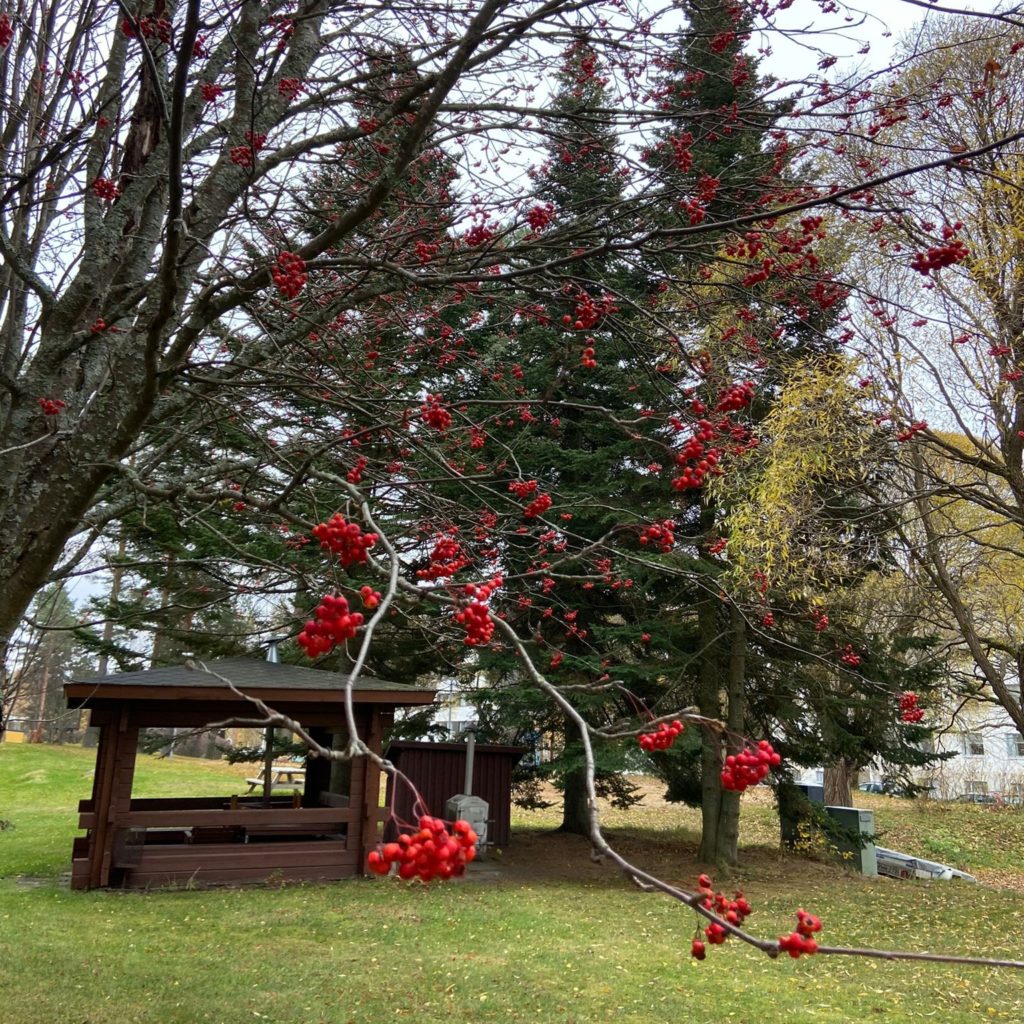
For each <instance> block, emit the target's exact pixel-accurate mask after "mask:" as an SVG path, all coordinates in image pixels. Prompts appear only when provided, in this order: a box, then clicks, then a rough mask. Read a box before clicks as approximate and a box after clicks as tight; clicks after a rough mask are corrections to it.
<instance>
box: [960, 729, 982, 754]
mask: <svg viewBox="0 0 1024 1024" xmlns="http://www.w3.org/2000/svg"><path fill="white" fill-rule="evenodd" d="M964 753H965V754H966V755H967V756H968V757H982V756H983V755H984V753H985V737H984V736H982V735H981V733H980V732H965V733H964Z"/></svg>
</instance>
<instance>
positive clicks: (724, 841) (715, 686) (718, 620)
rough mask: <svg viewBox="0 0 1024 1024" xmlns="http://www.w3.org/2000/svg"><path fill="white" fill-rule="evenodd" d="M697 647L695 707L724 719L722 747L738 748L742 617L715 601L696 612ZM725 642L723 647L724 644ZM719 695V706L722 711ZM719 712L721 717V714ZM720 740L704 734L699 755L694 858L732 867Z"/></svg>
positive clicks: (733, 840) (731, 815)
mask: <svg viewBox="0 0 1024 1024" xmlns="http://www.w3.org/2000/svg"><path fill="white" fill-rule="evenodd" d="M697 623H698V629H699V633H700V643H701V652H702V654H701V666H700V669H701V671H700V683H699V687H698V692H697V706H698V707H699V709H700V712H701V714H702V715H706V716H707V717H709V718H716V719H723V718H724V719H725V725H726V728H727V730H728V736H727V738H726V748H727V749H728V750H729V751H735V750H738V749H740V747H741V746H742V742H743V740H742V736H743V726H744V715H745V712H746V707H745V702H744V679H745V675H746V642H747V640H746V629H745V624H744V621H743V617H742V616H741V615H740V614H739V612H738V611H737V610H736V609H735V608H732V607H730V608H729V611H728V620H726V617H725V615H724V614H723V606H722V604H721V603H720V602H719V601H718V599H717V598H709V599H708V600H706V601H702V602H701V604H700V606H699V607H698V609H697ZM725 636H727V638H728V640H729V646H728V648H726V647H725V644H724V642H723V640H724V637H725ZM723 697H724V707H723ZM723 712H724V714H723ZM722 765H723V759H722V737H721V736H720V735H719V734H718V733H714V732H711V731H705V733H704V735H703V750H702V754H701V772H702V782H701V790H702V792H701V826H702V827H701V838H700V851H699V854H698V856H699V858H700V860H702V861H704V862H705V863H708V864H715V865H719V866H731V865H734V864H736V863H737V861H738V859H739V821H740V795H739V793H735V792H732V791H731V790H727V789H723V788H722V780H721V774H722Z"/></svg>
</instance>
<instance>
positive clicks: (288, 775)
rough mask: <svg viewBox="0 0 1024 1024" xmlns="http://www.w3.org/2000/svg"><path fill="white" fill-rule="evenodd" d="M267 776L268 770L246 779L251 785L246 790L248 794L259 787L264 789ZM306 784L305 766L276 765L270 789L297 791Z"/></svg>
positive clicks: (272, 772)
mask: <svg viewBox="0 0 1024 1024" xmlns="http://www.w3.org/2000/svg"><path fill="white" fill-rule="evenodd" d="M265 775H266V769H264V770H263V771H261V772H260V773H259V775H257V776H255V777H253V778H250V779H246V780H245V781H246V782H248V783H249V788H248V789H247V790H246V792H247V793H251V792H252V791H253V790H254V789H256V788H257V787H259V788H260V789H262V788H263V784H264V776H265ZM305 782H306V769H305V767H304V766H303V765H296V764H275V765H274V766H273V767H272V769H271V774H270V788H271V789H274V788H275V787H281V788H287V789H296V788H298V787H299V786H302V785H304V784H305Z"/></svg>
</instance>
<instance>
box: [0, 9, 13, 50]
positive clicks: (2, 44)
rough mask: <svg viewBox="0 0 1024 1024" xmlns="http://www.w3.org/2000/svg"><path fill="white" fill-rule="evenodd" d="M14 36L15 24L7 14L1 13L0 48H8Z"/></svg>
mask: <svg viewBox="0 0 1024 1024" xmlns="http://www.w3.org/2000/svg"><path fill="white" fill-rule="evenodd" d="M13 38H14V26H13V25H12V24H11V19H10V18H8V17H7V15H6V14H0V50H6V49H7V47H8V46H10V45H11V40H12V39H13Z"/></svg>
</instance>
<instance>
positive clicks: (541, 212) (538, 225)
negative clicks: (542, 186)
mask: <svg viewBox="0 0 1024 1024" xmlns="http://www.w3.org/2000/svg"><path fill="white" fill-rule="evenodd" d="M554 219H555V208H554V207H553V206H552V205H551V203H544V204H543V205H541V204H538V205H537V206H534V207H533V208H532V209H530V210H529V211H528V212H527V214H526V223H527V224H529V225H530V227H531V228H533V230H534V231H543V230H544V228H546V227H547V226H548V225H549V224H550V223H551V222H552V221H553V220H554Z"/></svg>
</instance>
